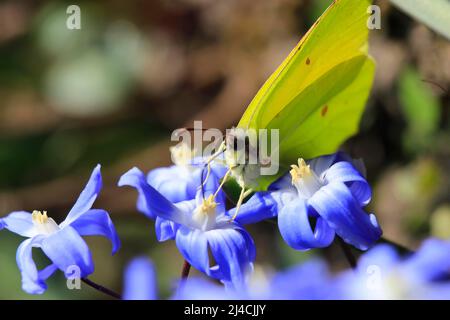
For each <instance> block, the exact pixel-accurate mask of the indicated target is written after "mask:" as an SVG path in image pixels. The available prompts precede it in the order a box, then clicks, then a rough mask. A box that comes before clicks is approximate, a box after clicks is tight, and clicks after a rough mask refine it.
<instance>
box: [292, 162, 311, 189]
mask: <svg viewBox="0 0 450 320" xmlns="http://www.w3.org/2000/svg"><path fill="white" fill-rule="evenodd" d="M291 168H292V169H291V171H289V173H290V174H291V177H292V184H294V183H295V182H297V181H298V180H299V179H302V178H305V177H307V176H309V175H311V168H310V166H309V164H308V165H307V164H306V162H305V160H303V159H302V158H300V159H298V166H296V165H295V164H294V165H292V166H291Z"/></svg>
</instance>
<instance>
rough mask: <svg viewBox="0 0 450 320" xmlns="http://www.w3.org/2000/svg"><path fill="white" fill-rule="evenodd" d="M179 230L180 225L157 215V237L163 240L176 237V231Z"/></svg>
mask: <svg viewBox="0 0 450 320" xmlns="http://www.w3.org/2000/svg"><path fill="white" fill-rule="evenodd" d="M177 230H178V225H177V224H176V223H174V222H172V221H169V220H166V219H163V218H160V217H156V220H155V231H156V239H158V241H160V242H163V241H166V240H173V239H175V235H176V232H177Z"/></svg>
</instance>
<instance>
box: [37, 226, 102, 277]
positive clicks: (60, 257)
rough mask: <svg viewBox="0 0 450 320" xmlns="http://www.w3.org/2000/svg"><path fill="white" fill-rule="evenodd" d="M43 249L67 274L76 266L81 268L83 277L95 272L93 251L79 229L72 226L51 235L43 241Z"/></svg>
mask: <svg viewBox="0 0 450 320" xmlns="http://www.w3.org/2000/svg"><path fill="white" fill-rule="evenodd" d="M42 251H44V253H45V254H46V255H47V257H48V258H49V259H50V260H51V261H52V262H53V263H54V264H55V265H56V266H57V267H58V268H59V269H60V270H61V271H62V272H64V274H66V276H70V274H67V273H68V272H69V270H70V269H73V267H74V266H77V267H78V268H80V276H81V277H82V278H84V277H86V276H88V275H90V274H91V273H92V272H94V262H93V261H92V255H91V251H90V250H89V247H88V246H87V244H86V242H85V241H84V240H83V239H82V238H81V236H80V235H79V234H78V233H77V231H76V230H75V229H74V228H73V227H71V226H66V227H65V228H63V229H61V230H59V231H57V232H55V233H53V234H51V235H49V236H48V237H46V238H45V239H44V240H43V241H42Z"/></svg>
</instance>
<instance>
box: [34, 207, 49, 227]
mask: <svg viewBox="0 0 450 320" xmlns="http://www.w3.org/2000/svg"><path fill="white" fill-rule="evenodd" d="M31 219H32V220H33V222H36V223H39V224H44V223H46V222H47V221H48V216H47V211H43V212H41V211H38V210H34V211H33V213H32V214H31Z"/></svg>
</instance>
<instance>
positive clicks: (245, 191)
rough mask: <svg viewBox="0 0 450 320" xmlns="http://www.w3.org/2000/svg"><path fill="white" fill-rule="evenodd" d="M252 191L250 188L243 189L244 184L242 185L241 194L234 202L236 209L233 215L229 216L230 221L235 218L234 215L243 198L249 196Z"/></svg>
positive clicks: (237, 211)
mask: <svg viewBox="0 0 450 320" xmlns="http://www.w3.org/2000/svg"><path fill="white" fill-rule="evenodd" d="M252 192H253V190H252V189H248V190H245V186H244V185H243V186H242V189H241V194H240V195H239V199H238V202H237V204H236V211H235V212H234V215H233V217H232V218H231V220H230V222H233V221H234V219H236V217H237V215H238V213H239V209H240V208H241V206H242V203H243V202H244V199H245V198H247V196H249V195H250V194H251V193H252Z"/></svg>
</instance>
